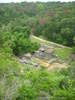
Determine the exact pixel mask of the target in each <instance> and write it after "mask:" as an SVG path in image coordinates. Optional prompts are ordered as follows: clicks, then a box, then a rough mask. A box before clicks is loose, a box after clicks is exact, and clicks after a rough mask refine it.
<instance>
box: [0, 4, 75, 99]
mask: <svg viewBox="0 0 75 100" xmlns="http://www.w3.org/2000/svg"><path fill="white" fill-rule="evenodd" d="M32 36H36V37H39V38H42V39H45V40H47V41H49V42H50V41H51V42H55V43H58V44H61V45H62V46H63V47H64V48H63V47H62V48H60V47H57V46H54V49H53V50H54V51H53V56H54V55H56V58H57V59H59V60H61V62H62V63H63V62H64V63H67V65H66V66H67V68H63V69H54V70H47V68H46V67H45V65H41V67H39V68H36V67H33V64H32V65H30V64H22V63H20V62H19V57H21V56H23V55H24V54H26V53H30V54H31V55H33V54H34V53H35V52H36V51H37V50H39V48H40V46H41V43H42V41H40V40H35V39H34V38H32ZM43 45H46V46H49V47H50V46H51V45H50V44H49V45H48V44H45V43H43ZM52 45H53V44H52ZM42 51H43V50H42ZM43 52H44V51H43ZM34 61H35V59H34ZM59 67H60V66H59ZM74 99H75V2H68V3H65V2H62V3H61V2H47V3H42V2H36V3H33V2H30V3H27V2H22V3H0V100H74Z"/></svg>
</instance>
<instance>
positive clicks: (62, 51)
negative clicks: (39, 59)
mask: <svg viewBox="0 0 75 100" xmlns="http://www.w3.org/2000/svg"><path fill="white" fill-rule="evenodd" d="M54 51H55V54H56V55H57V56H58V57H59V58H60V59H62V60H66V59H69V56H70V54H71V53H72V49H69V48H55V50H54Z"/></svg>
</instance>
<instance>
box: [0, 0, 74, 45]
mask: <svg viewBox="0 0 75 100" xmlns="http://www.w3.org/2000/svg"><path fill="white" fill-rule="evenodd" d="M0 26H1V27H4V26H8V27H9V26H10V29H11V31H12V32H13V31H15V30H16V28H18V27H19V28H21V27H30V29H31V33H32V34H34V35H36V36H43V37H45V38H46V39H48V40H50V41H54V42H57V43H61V44H63V45H68V46H74V45H75V2H72V3H60V2H48V3H40V2H37V3H27V2H23V3H19V4H18V3H16V4H15V3H11V4H0Z"/></svg>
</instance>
